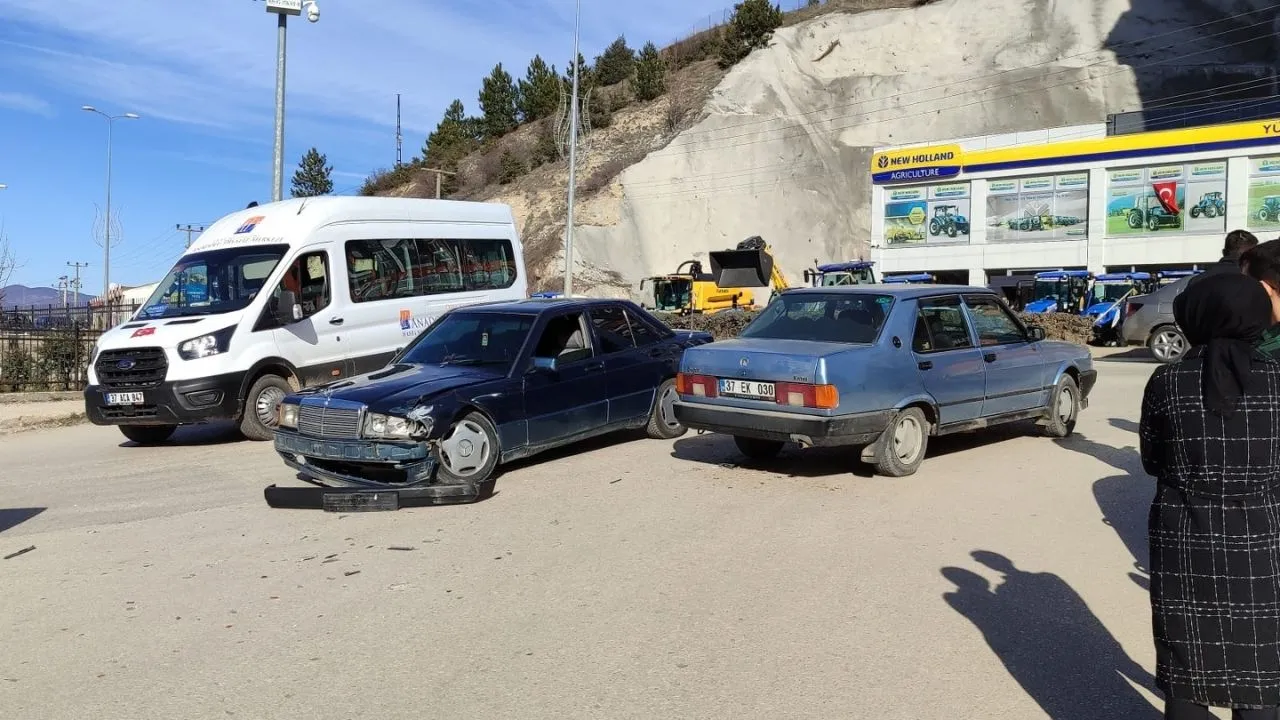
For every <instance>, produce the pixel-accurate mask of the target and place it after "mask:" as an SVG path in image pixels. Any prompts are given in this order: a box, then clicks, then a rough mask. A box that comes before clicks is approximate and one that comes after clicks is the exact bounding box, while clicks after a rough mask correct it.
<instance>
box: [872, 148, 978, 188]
mask: <svg viewBox="0 0 1280 720" xmlns="http://www.w3.org/2000/svg"><path fill="white" fill-rule="evenodd" d="M960 154H961V151H960V146H959V145H940V146H937V147H924V148H907V149H905V150H890V151H888V152H881V153H876V154H875V156H874V157H872V158H871V168H872V170H871V173H872V174H871V180H872V182H876V183H897V182H914V181H918V180H936V179H938V178H949V177H955V176H956V175H959V174H960Z"/></svg>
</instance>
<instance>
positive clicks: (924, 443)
mask: <svg viewBox="0 0 1280 720" xmlns="http://www.w3.org/2000/svg"><path fill="white" fill-rule="evenodd" d="M1096 379H1097V371H1096V370H1095V369H1094V367H1093V358H1092V356H1091V355H1090V353H1089V350H1088V348H1087V347H1085V346H1083V345H1076V344H1072V343H1066V342H1057V341H1050V340H1046V339H1045V333H1044V330H1043V329H1042V328H1039V327H1034V326H1033V327H1028V326H1026V325H1024V324H1023V323H1022V322H1021V321H1020V320H1019V319H1018V317H1017V316H1016V315H1015V314H1014V313H1013V312H1012V311H1011V310H1010V309H1009V307H1008V305H1007V304H1006V303H1005V302H1004V300H1003V299H1002V298H1000V297H999V296H998V295H997V294H996V293H995V292H994V291H992V290H989V289H987V288H979V287H967V286H953V285H907V286H903V285H883V284H882V285H855V286H849V287H845V288H827V287H819V288H801V289H797V290H788V291H784V292H783V293H781V294H779V295H778V296H777V297H775V298H774V300H773V301H772V302H770V303H769V305H768V306H767V307H766V308H765V309H764V310H763V311H762V312H761V313H760V315H759V316H758V317H757V318H756V319H755V320H753V321H752V322H751V323H750V324H749V325H748V326H747V327H746V328H745V329H744V330H743V332H742V334H741V336H740V337H739V338H737V339H734V340H727V341H721V342H716V343H712V344H709V345H703V346H700V347H694V348H690V349H689V350H687V351H686V352H685V353H684V357H683V360H682V361H681V365H680V374H679V375H678V377H677V390H678V392H679V394H680V400H679V402H677V403H676V404H675V416H676V418H677V419H678V420H679V421H680V422H681V423H683V424H684V425H686V426H688V427H690V428H694V429H698V430H705V431H712V432H717V433H724V434H727V435H732V436H733V438H734V441H735V442H736V444H737V446H738V449H739V450H740V451H741V452H742V453H743V454H744V455H746V456H747V457H749V458H752V459H767V458H771V457H773V456H775V455H777V454H778V452H779V451H780V450H781V449H782V447H783V445H784V444H785V443H787V442H794V443H797V444H799V445H800V446H801V447H804V448H807V447H813V446H846V447H850V448H853V449H856V450H857V451H858V452H859V453H860V457H861V459H862V460H863V461H864V462H868V463H871V464H873V465H874V466H875V467H876V469H877V470H878V471H879V472H880V473H881V474H883V475H888V476H892V477H902V476H906V475H910V474H912V473H914V472H915V471H916V469H917V468H918V467H919V466H920V463H921V462H922V461H923V460H924V457H925V453H926V450H927V448H928V443H929V439H930V438H931V437H935V436H938V435H947V434H951V433H957V432H962V431H967V430H978V429H982V428H986V427H989V426H991V425H995V424H1000V423H1008V422H1014V421H1018V420H1035V421H1037V422H1038V423H1039V425H1040V426H1041V427H1042V428H1043V430H1044V432H1045V433H1046V434H1048V435H1050V436H1052V437H1066V436H1068V435H1070V434H1071V433H1072V432H1073V431H1074V428H1075V424H1076V418H1077V415H1078V414H1079V412H1080V410H1081V409H1082V408H1085V407H1087V405H1088V397H1089V392H1090V391H1091V390H1092V389H1093V385H1094V382H1095V381H1096Z"/></svg>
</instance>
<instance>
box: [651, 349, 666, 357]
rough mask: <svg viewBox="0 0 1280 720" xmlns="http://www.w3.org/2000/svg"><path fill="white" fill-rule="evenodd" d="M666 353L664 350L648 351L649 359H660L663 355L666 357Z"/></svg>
mask: <svg viewBox="0 0 1280 720" xmlns="http://www.w3.org/2000/svg"><path fill="white" fill-rule="evenodd" d="M667 352H668V351H667V350H666V349H665V348H653V349H651V350H650V351H649V357H655V358H656V357H662V356H663V355H666V354H667Z"/></svg>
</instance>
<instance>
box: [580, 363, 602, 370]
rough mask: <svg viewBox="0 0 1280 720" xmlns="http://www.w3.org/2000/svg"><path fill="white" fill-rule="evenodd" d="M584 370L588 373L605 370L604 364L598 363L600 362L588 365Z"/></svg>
mask: <svg viewBox="0 0 1280 720" xmlns="http://www.w3.org/2000/svg"><path fill="white" fill-rule="evenodd" d="M582 369H583V370H584V371H586V372H596V371H599V370H603V369H604V363H598V362H595V363H591V364H590V365H587V366H586V367H584V368H582Z"/></svg>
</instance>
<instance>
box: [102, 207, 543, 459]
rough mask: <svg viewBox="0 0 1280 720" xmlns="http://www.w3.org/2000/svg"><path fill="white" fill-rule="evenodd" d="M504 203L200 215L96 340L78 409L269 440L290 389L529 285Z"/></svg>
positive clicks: (131, 429)
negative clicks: (227, 426)
mask: <svg viewBox="0 0 1280 720" xmlns="http://www.w3.org/2000/svg"><path fill="white" fill-rule="evenodd" d="M527 295H528V284H527V278H526V274H525V268H524V254H523V251H522V248H521V245H520V238H519V235H518V233H517V232H516V225H515V218H514V216H513V215H512V212H511V208H510V207H509V206H507V205H502V204H495V203H478V202H458V201H451V200H418V199H408V198H378V197H316V198H299V199H293V200H285V201H283V202H277V203H270V204H265V205H261V206H250V207H249V208H247V209H245V210H241V211H239V212H235V213H232V214H230V215H227V216H226V217H224V218H222V219H220V220H218V221H217V222H216V223H214V224H213V225H211V226H209V228H208V229H207V230H205V231H204V232H203V233H201V235H200V236H199V238H197V239H196V240H195V241H194V242H193V243H191V246H190V247H189V248H187V250H186V251H185V252H184V253H183V255H182V257H180V258H179V259H178V261H177V264H175V265H174V266H173V269H172V270H170V271H169V274H168V275H166V276H165V278H164V279H163V280H162V281H161V282H160V284H159V285H158V286H157V287H156V290H155V292H154V293H153V294H152V295H151V297H150V298H149V299H148V300H147V301H146V302H145V303H144V304H143V305H142V306H141V307H140V308H139V309H138V311H137V312H136V313H135V314H134V315H133V316H132V317H131V318H130V320H129V321H128V322H125V323H123V324H121V325H119V326H117V327H115V328H113V329H111V330H109V331H107V332H105V333H103V335H102V337H100V338H99V339H98V342H97V344H96V345H95V346H94V349H93V353H92V360H91V361H90V364H89V384H88V387H87V388H86V389H85V391H84V398H85V409H86V412H87V414H88V417H89V420H90V421H91V422H93V423H95V424H97V425H116V426H118V427H119V428H120V431H121V432H122V433H124V436H125V437H126V438H128V439H129V440H132V441H134V442H135V443H138V444H143V445H147V444H156V443H162V442H164V441H165V440H167V439H168V438H169V437H170V436H171V435H172V434H173V431H174V430H175V429H176V428H177V427H178V426H180V425H188V424H197V423H204V422H208V421H212V420H233V421H235V422H236V423H238V424H239V426H240V430H241V431H242V432H243V434H244V435H245V436H246V437H248V438H250V439H254V440H269V439H271V438H272V435H273V433H274V429H275V422H276V421H275V416H276V406H277V405H278V404H279V402H280V400H281V399H282V398H283V397H284V396H285V395H286V394H287V393H289V392H290V391H293V390H297V389H300V388H302V387H309V386H313V385H317V384H321V383H325V382H329V381H332V380H335V379H338V378H344V377H349V376H352V375H359V374H363V373H367V372H371V371H374V370H377V369H379V368H381V367H382V366H384V365H385V364H386V363H387V361H388V360H390V359H391V358H392V357H393V355H394V354H395V352H396V351H397V350H398V349H400V348H401V347H403V346H404V345H406V344H408V342H409V341H410V340H412V339H413V338H414V337H415V336H416V335H418V334H419V333H420V332H421V331H422V330H424V329H425V328H426V327H427V326H428V325H429V324H431V322H432V321H433V320H434V319H435V318H436V317H438V316H439V315H440V314H441V313H443V312H445V311H446V310H449V309H450V308H454V307H459V306H463V305H471V304H475V303H481V302H490V301H497V300H511V299H519V298H524V297H527Z"/></svg>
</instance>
